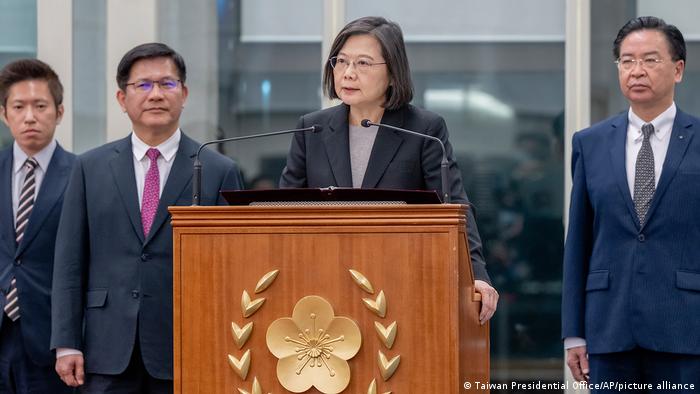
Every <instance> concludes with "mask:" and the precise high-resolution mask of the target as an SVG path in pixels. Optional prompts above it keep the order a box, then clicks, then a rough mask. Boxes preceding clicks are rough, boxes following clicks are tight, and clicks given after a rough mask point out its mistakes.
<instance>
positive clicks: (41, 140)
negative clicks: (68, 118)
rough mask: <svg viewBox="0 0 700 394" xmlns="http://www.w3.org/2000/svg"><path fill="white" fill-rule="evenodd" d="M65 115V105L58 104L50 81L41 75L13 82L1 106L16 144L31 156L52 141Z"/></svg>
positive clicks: (3, 117) (4, 119) (3, 118)
mask: <svg viewBox="0 0 700 394" xmlns="http://www.w3.org/2000/svg"><path fill="white" fill-rule="evenodd" d="M62 116H63V105H59V106H58V107H56V103H55V101H54V99H53V96H52V95H51V91H50V90H49V84H48V82H46V81H45V80H42V79H31V80H27V81H22V82H17V83H15V84H13V85H12V86H11V87H10V90H9V94H8V96H7V103H6V104H5V107H4V108H2V120H3V122H5V124H6V125H7V127H8V128H9V129H10V132H11V133H12V137H14V139H15V141H17V145H19V147H20V148H21V149H22V150H23V151H24V152H25V153H26V154H27V155H30V156H33V155H35V154H36V153H38V152H39V151H40V150H42V149H44V147H46V145H48V144H49V143H50V142H51V140H52V139H53V135H54V133H55V131H56V126H57V125H58V124H59V123H60V122H61V117H62Z"/></svg>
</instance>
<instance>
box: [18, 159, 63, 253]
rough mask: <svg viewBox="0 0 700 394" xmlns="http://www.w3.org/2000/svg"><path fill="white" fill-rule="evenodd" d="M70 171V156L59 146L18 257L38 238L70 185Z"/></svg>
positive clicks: (40, 190) (40, 191) (33, 209)
mask: <svg viewBox="0 0 700 394" xmlns="http://www.w3.org/2000/svg"><path fill="white" fill-rule="evenodd" d="M70 171H71V165H70V162H69V160H68V154H67V153H66V152H65V151H64V150H63V148H61V146H60V145H57V146H56V150H55V151H54V153H53V156H52V157H51V161H49V167H48V168H47V169H46V174H45V175H44V180H43V181H42V183H41V187H40V188H39V194H38V195H37V196H36V200H35V202H34V208H32V212H31V214H30V216H29V222H28V223H27V229H26V230H25V232H24V237H23V238H22V243H21V244H19V245H18V247H17V252H16V256H19V255H21V254H22V252H24V250H25V249H26V248H27V247H28V245H29V244H30V243H31V242H32V240H33V239H34V237H36V235H37V234H38V233H39V229H41V226H42V225H43V223H44V221H45V220H46V218H47V217H48V215H49V213H50V212H51V210H52V209H53V208H54V206H55V205H56V204H57V203H58V201H59V200H60V199H61V196H62V195H63V192H64V190H65V188H66V185H67V184H68V177H69V176H70Z"/></svg>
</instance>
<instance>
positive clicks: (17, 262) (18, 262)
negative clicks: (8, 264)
mask: <svg viewBox="0 0 700 394" xmlns="http://www.w3.org/2000/svg"><path fill="white" fill-rule="evenodd" d="M14 264H15V265H22V260H20V259H17V260H15V262H14Z"/></svg>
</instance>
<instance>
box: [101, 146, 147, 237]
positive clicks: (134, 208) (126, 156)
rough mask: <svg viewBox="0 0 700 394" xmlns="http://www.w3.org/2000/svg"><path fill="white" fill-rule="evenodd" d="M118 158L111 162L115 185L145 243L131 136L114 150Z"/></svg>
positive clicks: (136, 231) (137, 233)
mask: <svg viewBox="0 0 700 394" xmlns="http://www.w3.org/2000/svg"><path fill="white" fill-rule="evenodd" d="M114 150H115V154H116V156H115V157H114V158H112V160H111V161H110V162H109V166H110V168H111V169H112V176H113V177H114V183H115V184H116V185H117V189H118V190H119V195H120V196H121V199H122V202H123V203H124V208H125V209H126V213H127V215H128V216H129V220H130V221H131V225H132V227H133V228H134V232H135V233H136V235H137V236H138V237H139V240H140V241H141V242H142V243H143V240H144V237H143V225H142V224H141V210H140V209H139V201H138V191H137V190H136V176H135V175H134V154H133V151H132V149H131V135H129V136H128V137H126V138H124V139H122V140H121V141H120V142H119V143H118V144H117V145H116V146H115V148H114Z"/></svg>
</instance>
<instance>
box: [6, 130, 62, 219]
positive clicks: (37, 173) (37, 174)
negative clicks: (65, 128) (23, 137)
mask: <svg viewBox="0 0 700 394" xmlns="http://www.w3.org/2000/svg"><path fill="white" fill-rule="evenodd" d="M55 150H56V140H55V139H52V140H51V142H49V144H48V145H46V146H45V147H44V149H42V150H40V151H39V153H37V154H36V155H34V156H33V157H34V159H35V160H36V161H37V163H39V165H38V166H36V169H34V184H35V190H34V198H35V199H36V196H38V195H39V188H41V183H42V182H43V181H44V175H46V171H47V170H48V168H49V163H50V162H51V157H52V156H53V152H54V151H55ZM12 155H13V162H12V217H13V218H14V221H15V226H16V225H17V209H19V194H20V193H21V192H22V190H21V189H22V185H23V184H24V178H26V177H27V167H26V166H25V165H24V162H26V161H27V158H29V156H28V155H27V154H26V153H24V151H23V150H22V148H20V147H19V145H17V141H15V143H14V144H13V145H12Z"/></svg>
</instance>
